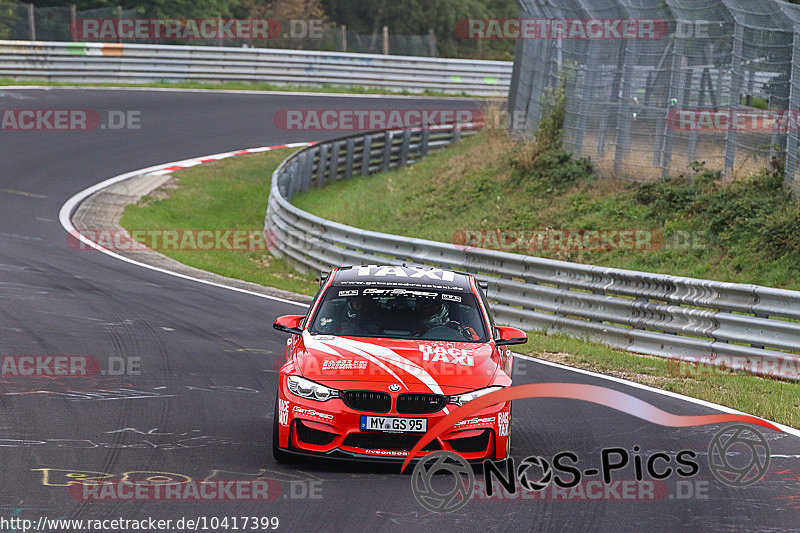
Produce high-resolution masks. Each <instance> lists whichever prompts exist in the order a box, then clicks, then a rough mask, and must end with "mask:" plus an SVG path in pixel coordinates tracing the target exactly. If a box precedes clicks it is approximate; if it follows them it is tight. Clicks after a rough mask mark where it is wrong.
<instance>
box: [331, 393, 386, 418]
mask: <svg viewBox="0 0 800 533" xmlns="http://www.w3.org/2000/svg"><path fill="white" fill-rule="evenodd" d="M342 400H344V404H345V405H346V406H347V407H349V408H350V409H355V410H356V411H366V412H368V413H388V412H389V409H391V408H392V397H391V396H389V393H387V392H377V391H369V390H348V391H344V392H342Z"/></svg>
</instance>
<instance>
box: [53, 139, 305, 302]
mask: <svg viewBox="0 0 800 533" xmlns="http://www.w3.org/2000/svg"><path fill="white" fill-rule="evenodd" d="M310 144H311V143H293V144H287V145H278V146H277V147H272V146H267V147H260V148H251V149H248V151H249V152H251V153H256V152H265V151H268V150H273V149H279V148H294V147H299V146H309V145H310ZM237 152H241V150H235V151H233V152H223V153H220V154H212V155H206V156H201V157H193V158H191V159H184V160H183V161H173V162H171V163H164V164H161V165H155V166H152V167H147V168H143V169H140V170H134V171H133V172H127V173H125V174H120V175H119V176H114V177H113V178H109V179H107V180H105V181H103V182H100V183H98V184H96V185H92V186H91V187H89V188H87V189H84V190H82V191H81V192H79V193H78V194H76V195H75V196H73V197H72V198H70V199H69V200H67V202H66V203H65V204H64V205H63V206H61V210H60V211H59V213H58V219H59V221H60V222H61V225H62V226H63V227H64V229H65V230H66V231H67V233H68V234H72V235H74V236H75V237H76V238H78V239H80V241H81V242H83V243H85V244H86V245H87V246H90V247H92V248H94V249H95V250H97V251H99V252H102V253H104V254H106V255H110V256H111V257H114V258H116V259H119V260H120V261H125V262H126V263H130V264H132V265H137V266H140V267H144V268H147V269H150V270H154V271H156V272H161V273H163V274H168V275H170V276H176V277H178V278H182V279H188V280H191V281H197V282H200V283H205V284H206V285H211V286H213V287H221V288H223V289H230V290H232V291H236V292H241V293H244V294H251V295H253V296H260V297H261V298H267V299H269V300H274V301H276V302H282V303H287V304H291V305H297V306H300V307H308V304H305V303H302V302H295V301H292V300H287V299H285V298H279V297H277V296H270V295H267V294H261V293H257V292H253V291H248V290H247V289H240V288H238V287H231V286H228V285H222V284H220V283H215V282H213V281H208V280H204V279H199V278H195V277H192V276H187V275H186V274H179V273H177V272H172V271H171V270H166V269H164V268H159V267H155V266H153V265H148V264H146V263H142V262H140V261H136V260H134V259H131V258H129V257H125V256H123V255H120V254H117V253H114V252H112V251H111V250H109V249H108V248H104V247H102V246H100V245H98V244H97V243H95V242H93V241H92V240H90V239H88V238H86V237H85V236H84V235H82V234H81V233H80V232H79V231H78V230H77V229H76V228H75V226H74V225H73V224H72V214H73V213H74V212H75V209H77V208H78V205H80V203H81V202H83V201H84V200H85V199H86V198H88V197H89V196H91V195H92V194H94V193H96V192H97V191H99V190H101V189H105V188H106V187H109V186H111V185H114V184H116V183H119V182H121V181H125V180H129V179H131V178H135V177H137V176H141V175H143V174H151V173H155V172H160V171H163V170H165V169H167V168H173V167H181V168H187V167H190V166H195V165H197V164H198V161H199V160H202V159H208V160H220V159H225V158H227V157H232V156H233V154H234V153H237Z"/></svg>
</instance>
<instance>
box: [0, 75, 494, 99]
mask: <svg viewBox="0 0 800 533" xmlns="http://www.w3.org/2000/svg"><path fill="white" fill-rule="evenodd" d="M9 85H12V86H16V85H35V86H40V85H41V86H47V87H75V86H80V87H153V88H157V89H213V90H227V91H234V90H235V91H265V92H269V91H292V92H315V93H335V94H339V93H347V94H385V95H390V96H393V95H397V96H435V97H437V98H439V97H442V98H485V97H477V96H476V97H472V96H470V95H468V94H464V93H461V94H453V93H443V92H440V91H433V90H430V89H426V90H425V91H423V92H412V91H408V90H402V91H390V90H387V89H381V88H378V87H357V86H353V87H344V86H332V85H322V86H310V85H276V84H273V83H248V82H236V81H231V82H224V83H210V82H208V83H206V82H194V81H180V82H168V81H161V82H146V83H92V82H69V81H49V80H14V79H8V78H5V79H0V87H4V86H9Z"/></svg>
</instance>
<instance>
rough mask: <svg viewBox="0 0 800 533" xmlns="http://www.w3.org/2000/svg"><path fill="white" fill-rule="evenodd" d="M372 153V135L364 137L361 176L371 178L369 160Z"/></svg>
mask: <svg viewBox="0 0 800 533" xmlns="http://www.w3.org/2000/svg"><path fill="white" fill-rule="evenodd" d="M371 152H372V135H367V136H366V137H364V147H363V148H362V152H361V175H362V176H369V159H370V155H371Z"/></svg>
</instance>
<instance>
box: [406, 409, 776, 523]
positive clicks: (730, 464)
mask: <svg viewBox="0 0 800 533" xmlns="http://www.w3.org/2000/svg"><path fill="white" fill-rule="evenodd" d="M508 460H510V459H506V461H508ZM769 460H770V450H769V444H768V443H767V440H766V439H765V438H764V436H763V435H761V433H759V432H758V431H756V430H755V429H753V428H752V427H751V426H748V425H744V424H739V425H734V426H729V427H727V428H725V429H723V430H721V431H719V432H717V434H716V435H714V438H713V439H712V440H711V444H710V445H709V447H708V466H709V469H710V470H711V473H712V474H713V475H714V477H715V478H716V479H717V480H718V481H720V482H721V483H724V484H725V485H729V486H732V487H747V486H750V485H752V484H753V483H755V482H757V481H758V480H760V479H761V478H762V477H763V475H764V474H765V473H766V471H767V468H768V467H769ZM485 462H491V461H489V460H488V459H487V460H486V461H485ZM537 471H541V475H537V474H536V472H537ZM484 472H486V469H484ZM440 474H449V475H440ZM516 474H517V478H518V481H519V484H520V486H522V487H524V488H525V489H527V490H532V491H539V490H543V489H545V488H546V487H547V486H549V485H550V483H551V481H552V480H553V470H552V467H551V466H550V463H549V462H548V461H547V460H545V459H543V458H541V457H528V458H526V459H524V460H523V461H522V462H521V463H520V464H519V465H518V468H517V472H516ZM487 482H489V483H490V482H491V480H488V481H487ZM411 489H412V491H413V492H414V497H415V498H416V499H417V502H419V504H420V505H422V506H423V507H424V508H425V509H427V510H429V511H433V512H440V513H449V512H452V511H457V510H458V509H461V508H462V507H463V506H465V505H466V504H467V502H468V501H469V500H470V499H471V498H472V493H473V491H474V489H475V474H474V472H473V470H472V467H471V466H470V464H469V463H468V462H467V461H466V459H464V458H463V457H461V456H460V455H458V454H456V453H454V452H449V451H438V452H433V453H430V454H428V455H426V456H425V457H423V458H422V459H420V460H419V461H418V462H417V464H416V466H414V470H413V471H412V473H411Z"/></svg>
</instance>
